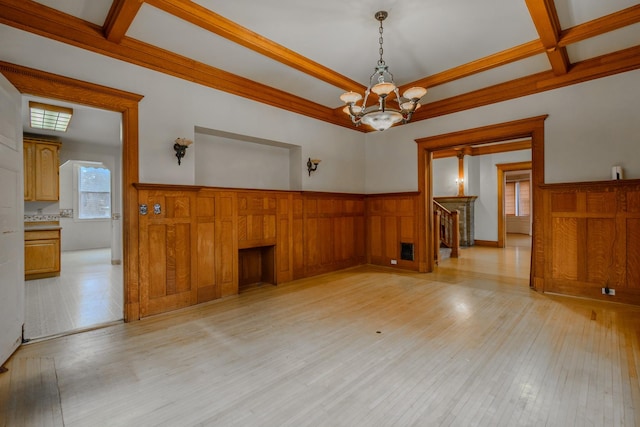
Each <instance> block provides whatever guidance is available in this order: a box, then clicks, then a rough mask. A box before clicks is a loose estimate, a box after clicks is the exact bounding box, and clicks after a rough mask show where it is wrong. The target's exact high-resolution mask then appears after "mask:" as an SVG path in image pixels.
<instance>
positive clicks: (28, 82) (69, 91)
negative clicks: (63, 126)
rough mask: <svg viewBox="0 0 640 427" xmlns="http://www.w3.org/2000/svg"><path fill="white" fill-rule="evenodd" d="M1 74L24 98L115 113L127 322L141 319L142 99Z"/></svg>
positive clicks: (64, 81) (41, 75)
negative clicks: (119, 149) (118, 136)
mask: <svg viewBox="0 0 640 427" xmlns="http://www.w3.org/2000/svg"><path fill="white" fill-rule="evenodd" d="M0 72H1V73H2V74H3V75H4V76H5V77H6V78H7V80H9V82H10V83H11V84H12V85H13V86H15V87H16V88H17V89H18V91H19V92H20V93H21V94H23V95H24V94H29V95H34V96H41V97H47V98H51V99H57V100H61V101H66V102H72V103H77V104H82V105H86V106H89V107H94V108H99V109H104V110H109V111H115V112H117V113H119V114H120V116H121V120H122V129H121V133H122V152H121V153H122V229H123V232H122V277H123V300H124V301H123V304H124V313H123V314H124V320H125V321H129V320H136V319H139V318H140V304H139V294H140V292H139V284H138V277H137V265H138V240H137V237H138V236H137V229H138V215H137V205H136V204H137V191H136V189H135V187H133V183H134V182H137V181H138V103H139V102H140V100H141V99H142V96H141V95H137V94H134V93H130V92H125V91H121V90H118V89H112V88H109V87H105V86H100V85H96V84H93V83H89V82H84V81H80V80H75V79H71V78H68V77H64V76H59V75H55V74H51V73H47V72H44V71H40V70H36V69H33V68H28V67H23V66H19V65H15V64H10V63H7V62H2V61H0Z"/></svg>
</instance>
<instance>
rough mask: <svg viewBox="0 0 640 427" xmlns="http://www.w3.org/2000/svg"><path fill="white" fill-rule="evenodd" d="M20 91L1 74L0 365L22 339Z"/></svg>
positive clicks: (22, 191)
mask: <svg viewBox="0 0 640 427" xmlns="http://www.w3.org/2000/svg"><path fill="white" fill-rule="evenodd" d="M21 106H22V103H21V95H20V92H18V90H17V89H16V88H15V87H13V86H12V85H11V83H9V81H8V80H7V79H6V78H5V77H4V76H3V75H2V74H0V182H1V183H2V185H0V325H1V326H0V365H2V364H3V363H4V362H6V361H7V359H8V358H9V356H11V354H12V353H13V352H14V351H15V349H16V348H18V346H19V345H20V343H21V342H22V325H23V324H24V200H23V197H24V190H23V186H24V183H23V177H22V173H23V171H22V168H23V162H22V119H21V111H20V110H21V109H22V107H21Z"/></svg>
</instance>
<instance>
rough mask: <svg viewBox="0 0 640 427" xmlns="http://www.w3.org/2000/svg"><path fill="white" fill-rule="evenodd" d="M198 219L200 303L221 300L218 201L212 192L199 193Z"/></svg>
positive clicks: (198, 283)
mask: <svg viewBox="0 0 640 427" xmlns="http://www.w3.org/2000/svg"><path fill="white" fill-rule="evenodd" d="M196 217H197V221H198V222H197V227H198V228H197V230H196V234H197V239H198V240H197V287H198V303H201V302H205V301H211V300H213V299H216V298H220V288H219V287H218V286H217V283H218V282H217V280H216V273H217V268H216V252H215V249H216V243H217V240H216V225H215V218H216V199H215V194H214V193H212V192H208V193H198V194H197V199H196Z"/></svg>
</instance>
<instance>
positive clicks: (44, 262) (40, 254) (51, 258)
mask: <svg viewBox="0 0 640 427" xmlns="http://www.w3.org/2000/svg"><path fill="white" fill-rule="evenodd" d="M24 270H25V271H24V277H25V279H26V280H30V279H41V278H43V277H53V276H59V275H60V229H59V228H57V229H50V230H46V229H38V230H25V232H24Z"/></svg>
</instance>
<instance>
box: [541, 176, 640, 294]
mask: <svg viewBox="0 0 640 427" xmlns="http://www.w3.org/2000/svg"><path fill="white" fill-rule="evenodd" d="M541 189H542V191H543V192H544V199H545V202H544V206H545V209H548V210H547V211H546V212H545V218H546V219H545V220H546V221H547V224H548V226H546V227H545V233H546V234H545V240H546V241H547V242H548V243H547V245H546V247H547V249H548V250H550V252H551V253H550V254H549V253H547V254H546V255H547V257H546V260H547V261H546V262H547V263H548V264H547V268H546V269H545V271H546V273H545V279H544V289H545V292H555V293H561V294H567V295H574V296H582V297H589V298H596V299H603V300H607V301H615V302H623V303H629V304H640V244H639V243H638V242H640V180H620V181H602V182H580V183H563V184H546V185H542V186H541ZM603 288H605V289H606V288H609V289H613V290H615V295H606V294H605V293H603V291H602V289H603Z"/></svg>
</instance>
